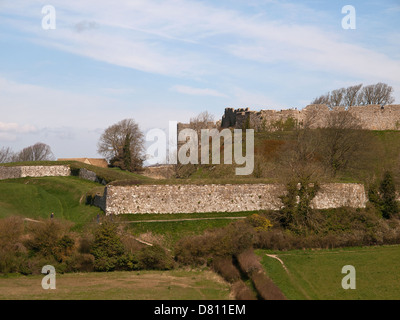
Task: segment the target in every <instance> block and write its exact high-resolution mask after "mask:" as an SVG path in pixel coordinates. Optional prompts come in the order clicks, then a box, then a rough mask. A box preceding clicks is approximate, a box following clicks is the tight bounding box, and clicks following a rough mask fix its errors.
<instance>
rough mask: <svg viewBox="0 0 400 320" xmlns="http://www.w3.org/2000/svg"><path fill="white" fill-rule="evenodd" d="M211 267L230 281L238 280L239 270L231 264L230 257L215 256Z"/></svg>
mask: <svg viewBox="0 0 400 320" xmlns="http://www.w3.org/2000/svg"><path fill="white" fill-rule="evenodd" d="M212 268H213V269H214V271H215V272H217V273H218V274H219V275H221V276H222V277H223V278H224V279H225V280H226V281H228V282H230V283H234V282H236V281H238V280H240V272H239V270H238V269H237V268H236V267H235V266H234V265H233V263H232V257H217V258H215V259H213V261H212Z"/></svg>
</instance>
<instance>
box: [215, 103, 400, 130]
mask: <svg viewBox="0 0 400 320" xmlns="http://www.w3.org/2000/svg"><path fill="white" fill-rule="evenodd" d="M340 111H346V112H349V113H350V114H352V115H353V116H354V117H356V118H357V119H359V121H360V126H361V129H365V130H400V105H399V104H396V105H387V106H381V105H367V106H351V107H348V108H346V107H342V106H339V107H334V108H332V109H329V107H328V106H326V105H322V104H313V105H308V106H306V107H305V108H303V109H300V110H297V108H292V109H282V110H260V111H250V110H249V108H246V109H243V108H239V109H234V108H226V109H225V113H224V115H223V116H222V121H221V127H222V128H229V127H233V128H237V129H243V128H244V127H245V126H246V125H249V127H250V128H253V129H255V130H256V131H263V130H269V131H275V130H278V129H279V128H281V127H282V126H283V125H285V124H287V125H290V124H295V125H297V126H300V127H301V126H303V125H304V124H305V123H308V125H309V126H310V127H311V128H318V127H319V128H323V127H326V126H327V119H328V116H329V114H330V113H334V112H340Z"/></svg>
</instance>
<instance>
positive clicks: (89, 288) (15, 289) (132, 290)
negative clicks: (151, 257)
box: [0, 270, 230, 300]
mask: <svg viewBox="0 0 400 320" xmlns="http://www.w3.org/2000/svg"><path fill="white" fill-rule="evenodd" d="M42 279H43V276H8V277H6V276H2V277H1V276H0V300H64V299H67V300H228V299H230V296H229V294H230V292H229V285H228V284H226V283H225V282H223V281H222V280H221V279H220V278H219V277H218V276H216V275H215V274H214V273H212V272H210V271H182V270H172V271H140V272H110V273H73V274H57V275H56V289H55V290H44V289H42V286H41V281H42Z"/></svg>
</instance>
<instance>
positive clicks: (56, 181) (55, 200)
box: [0, 177, 102, 224]
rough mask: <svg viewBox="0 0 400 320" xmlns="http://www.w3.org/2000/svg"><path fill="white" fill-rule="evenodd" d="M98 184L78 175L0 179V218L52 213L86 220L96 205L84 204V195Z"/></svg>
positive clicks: (67, 217)
mask: <svg viewBox="0 0 400 320" xmlns="http://www.w3.org/2000/svg"><path fill="white" fill-rule="evenodd" d="M98 186H99V184H97V183H94V182H90V181H86V180H82V179H79V178H77V177H44V178H21V179H10V180H3V181H0V218H4V217H8V216H11V215H17V216H23V217H26V218H32V219H38V218H49V217H50V214H51V213H52V212H54V214H55V217H57V218H60V219H66V220H70V221H73V222H75V223H77V224H85V223H87V222H89V221H91V220H93V219H94V218H95V217H96V215H97V214H98V213H102V211H101V210H100V209H99V208H96V207H92V206H87V205H85V200H86V198H85V195H86V193H87V192H88V191H90V190H92V189H93V188H96V187H98Z"/></svg>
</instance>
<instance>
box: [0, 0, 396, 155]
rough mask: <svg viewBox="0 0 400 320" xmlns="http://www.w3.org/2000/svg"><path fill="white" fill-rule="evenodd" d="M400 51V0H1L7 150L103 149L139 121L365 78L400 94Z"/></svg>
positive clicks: (306, 97)
mask: <svg viewBox="0 0 400 320" xmlns="http://www.w3.org/2000/svg"><path fill="white" fill-rule="evenodd" d="M346 5H351V6H352V7H353V8H354V10H355V14H354V15H352V16H349V15H350V14H351V12H350V11H346V10H345V11H343V13H342V9H343V7H344V6H346ZM46 6H51V8H53V9H54V11H48V9H47V8H48V7H46ZM53 13H55V15H54V14H53ZM349 19H351V20H349ZM54 21H55V24H52V23H53V22H54ZM353 21H355V26H354V25H353V28H350V29H349V28H344V27H343V26H346V25H347V24H349V23H350V22H353ZM49 26H50V28H49ZM399 49H400V1H399V0H392V1H391V0H386V1H378V0H364V1H353V0H346V1H341V0H331V1H314V0H308V1H285V0H284V1H276V0H164V1H161V0H116V1H112V2H110V1H104V0H96V1H94V0H85V1H76V0H70V1H59V0H46V1H41V0H29V1H23V0H0V148H1V147H11V148H12V149H13V150H14V151H19V150H21V149H22V148H24V147H27V146H29V145H32V144H34V143H36V142H43V143H46V144H48V145H50V146H51V148H52V150H53V153H54V155H55V156H56V158H72V157H101V155H99V154H98V153H97V142H98V140H99V138H100V135H101V133H102V132H103V131H104V130H105V129H106V128H107V127H108V126H110V125H112V124H114V123H116V122H118V121H120V120H123V119H126V118H133V119H134V120H135V121H136V122H137V123H138V124H139V126H140V128H141V130H142V131H143V132H144V133H146V132H147V131H148V130H150V129H154V128H159V129H163V130H166V129H167V128H168V124H169V121H179V122H189V120H190V118H191V117H194V116H196V115H197V114H199V113H200V112H202V111H208V112H209V113H211V114H213V115H214V117H215V120H219V119H221V117H222V115H223V113H224V109H225V108H228V107H233V108H243V107H248V108H250V110H260V109H277V110H280V109H286V108H298V109H301V108H304V107H305V106H307V104H309V103H310V102H311V101H312V100H313V99H314V98H315V97H317V96H320V95H322V94H325V93H327V92H328V91H331V90H334V89H338V88H341V87H346V86H350V85H355V84H359V83H363V84H364V85H369V84H374V83H378V82H385V83H387V84H389V85H391V86H392V87H393V88H394V97H395V99H396V103H398V104H400V50H399Z"/></svg>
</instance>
